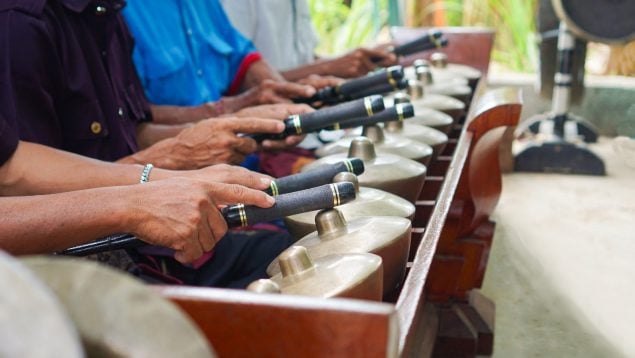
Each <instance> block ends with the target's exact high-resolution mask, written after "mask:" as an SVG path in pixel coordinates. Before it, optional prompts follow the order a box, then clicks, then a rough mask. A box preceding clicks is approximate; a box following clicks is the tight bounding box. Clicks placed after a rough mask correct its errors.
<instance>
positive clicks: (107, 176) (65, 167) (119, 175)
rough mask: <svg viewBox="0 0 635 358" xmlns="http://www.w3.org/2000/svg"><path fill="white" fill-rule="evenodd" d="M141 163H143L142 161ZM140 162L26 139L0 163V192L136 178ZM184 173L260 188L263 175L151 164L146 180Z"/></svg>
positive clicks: (65, 188)
mask: <svg viewBox="0 0 635 358" xmlns="http://www.w3.org/2000/svg"><path fill="white" fill-rule="evenodd" d="M144 164H145V163H144ZM142 170H143V166H142V165H129V164H118V163H108V162H103V161H99V160H95V159H91V158H87V157H83V156H79V155H76V154H72V153H68V152H64V151H61V150H57V149H54V148H50V147H46V146H43V145H39V144H34V143H29V142H19V143H18V146H17V149H16V150H15V152H14V153H13V155H12V156H11V158H10V159H9V160H8V161H6V162H5V163H4V165H2V166H1V167H0V196H19V195H37V194H51V193H59V192H68V191H73V190H82V189H90V188H98V187H109V186H121V185H129V184H135V183H138V182H139V179H140V177H141V172H142ZM173 177H188V178H191V179H197V180H203V181H206V182H209V183H211V182H217V183H225V184H238V185H242V186H246V187H248V188H253V189H257V190H262V189H265V188H267V187H269V184H270V183H271V178H270V177H269V176H267V175H264V174H260V173H257V172H252V171H249V170H247V169H245V168H241V167H236V166H230V165H214V166H210V167H206V168H203V169H200V170H193V171H171V170H165V169H161V168H154V169H153V170H152V172H151V173H150V181H151V182H154V181H159V180H163V179H169V178H173Z"/></svg>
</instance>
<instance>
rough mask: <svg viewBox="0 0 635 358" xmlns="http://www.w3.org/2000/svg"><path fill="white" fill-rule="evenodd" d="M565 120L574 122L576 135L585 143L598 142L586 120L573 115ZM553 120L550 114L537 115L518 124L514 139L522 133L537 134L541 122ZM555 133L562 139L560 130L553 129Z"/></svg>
mask: <svg viewBox="0 0 635 358" xmlns="http://www.w3.org/2000/svg"><path fill="white" fill-rule="evenodd" d="M566 118H567V120H568V121H575V122H576V124H577V127H578V135H580V136H581V137H582V139H583V140H584V141H585V142H586V143H595V142H597V141H598V137H599V134H598V130H597V128H595V126H594V125H593V124H591V123H590V122H589V121H587V120H586V119H584V118H582V117H579V116H576V115H574V114H571V113H569V114H567V115H566ZM548 119H552V120H553V119H554V115H553V114H551V113H546V114H539V115H536V116H533V117H531V118H529V119H527V120H526V121H524V122H522V123H520V124H519V125H518V127H517V129H516V137H519V136H521V135H522V134H523V133H532V134H538V133H539V132H540V122H541V121H543V120H548ZM554 129H555V131H556V132H555V133H554V134H556V135H557V136H559V137H563V136H564V133H562V130H558V128H557V127H556V128H554Z"/></svg>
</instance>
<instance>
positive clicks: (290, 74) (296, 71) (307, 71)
mask: <svg viewBox="0 0 635 358" xmlns="http://www.w3.org/2000/svg"><path fill="white" fill-rule="evenodd" d="M281 74H282V76H283V77H284V78H285V79H286V80H287V81H289V82H296V81H299V80H301V79H304V78H307V77H309V76H311V75H319V76H326V75H330V73H328V61H316V62H313V63H310V64H307V65H304V66H300V67H296V68H292V69H289V70H286V71H282V72H281Z"/></svg>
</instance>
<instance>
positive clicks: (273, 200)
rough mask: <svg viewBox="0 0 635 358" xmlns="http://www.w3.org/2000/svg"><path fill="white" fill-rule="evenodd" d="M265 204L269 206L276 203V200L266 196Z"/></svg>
mask: <svg viewBox="0 0 635 358" xmlns="http://www.w3.org/2000/svg"><path fill="white" fill-rule="evenodd" d="M267 202H268V203H269V204H271V205H273V204H275V203H276V199H274V197H273V196H270V195H267Z"/></svg>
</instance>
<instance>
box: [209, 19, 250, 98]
mask: <svg viewBox="0 0 635 358" xmlns="http://www.w3.org/2000/svg"><path fill="white" fill-rule="evenodd" d="M202 41H203V42H204V43H203V44H201V49H202V50H203V51H204V52H203V53H202V54H201V55H203V56H201V57H202V58H201V60H202V61H203V60H204V61H205V62H204V71H205V72H206V73H207V76H205V77H206V78H208V79H211V81H213V83H210V84H209V85H208V86H210V87H211V88H210V90H211V91H212V93H213V92H217V93H214V94H213V95H212V96H213V97H215V96H218V97H220V96H221V95H222V94H223V93H225V91H227V89H229V86H230V85H231V82H232V80H233V79H234V76H235V75H236V73H235V72H236V71H237V70H238V66H239V65H240V62H238V63H237V64H233V63H232V61H241V60H242V59H239V60H235V59H233V55H234V48H233V47H232V45H230V44H229V43H228V42H227V41H225V39H223V38H222V37H221V36H219V35H218V34H217V33H216V31H207V33H206V34H205V36H204V37H203V38H202ZM210 75H211V76H210Z"/></svg>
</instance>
